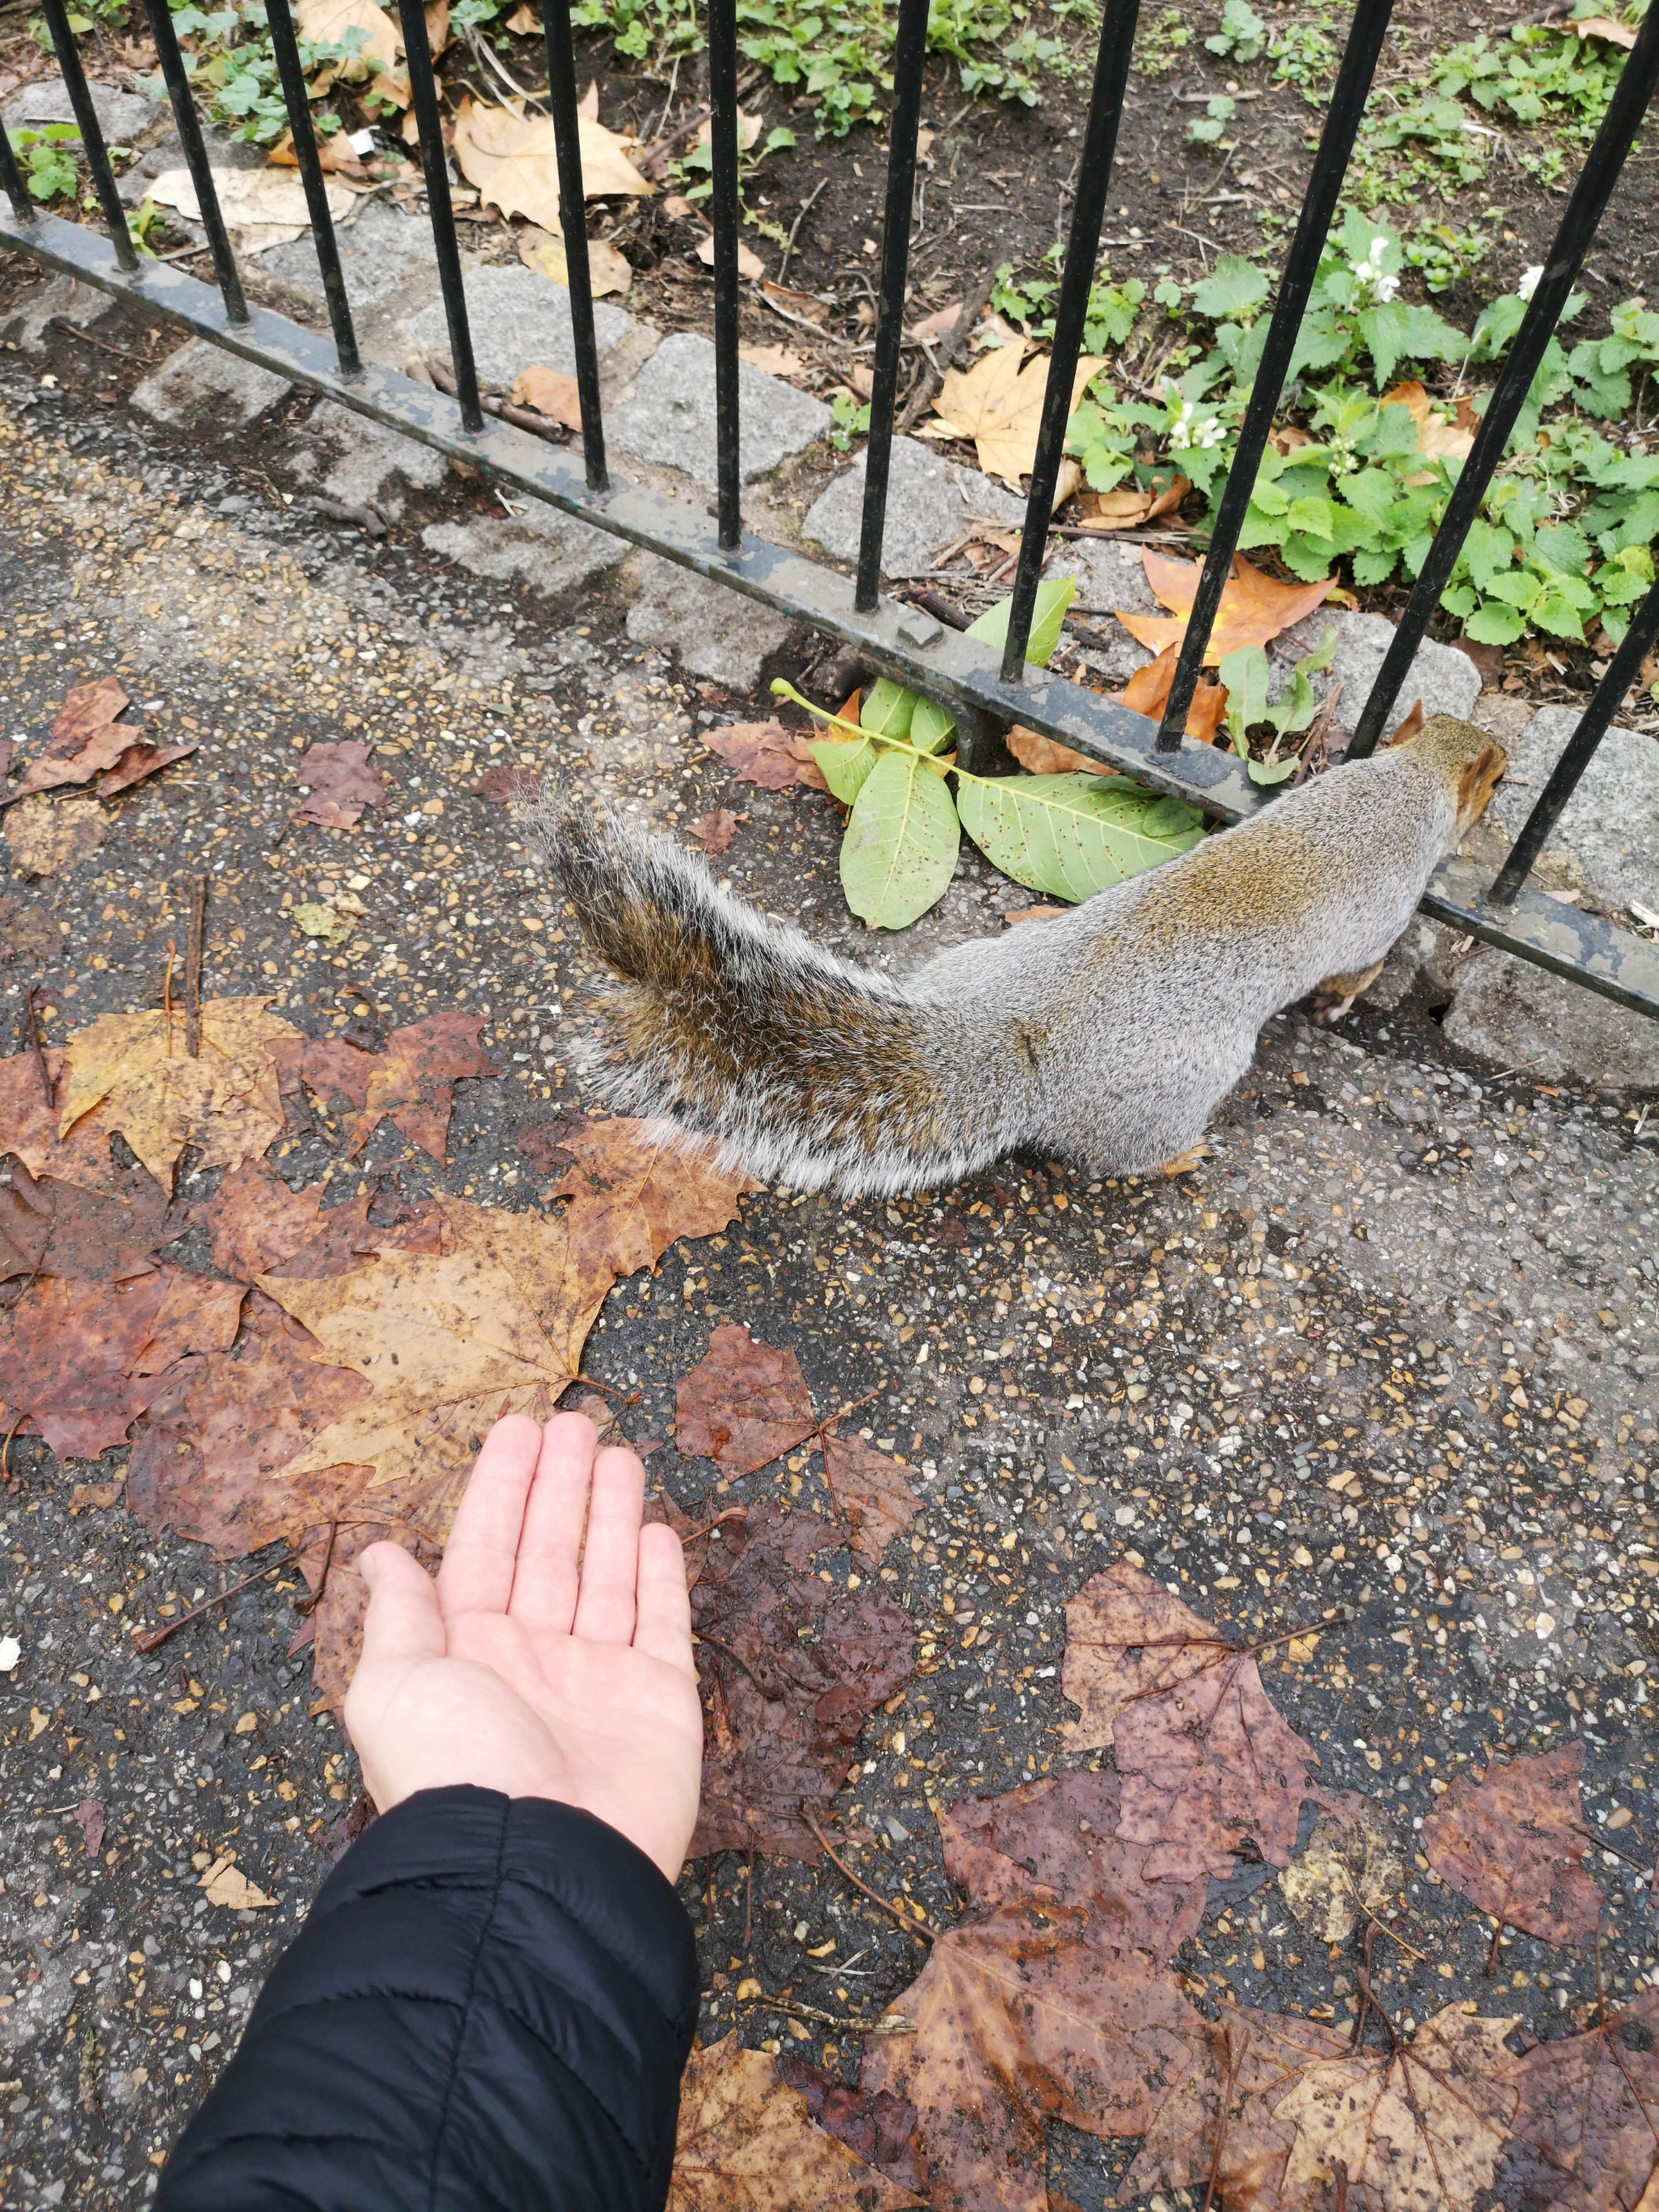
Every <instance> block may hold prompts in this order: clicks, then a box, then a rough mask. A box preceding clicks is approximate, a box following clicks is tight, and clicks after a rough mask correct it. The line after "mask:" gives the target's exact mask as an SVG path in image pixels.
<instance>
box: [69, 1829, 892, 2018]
mask: <svg viewBox="0 0 1659 2212" xmlns="http://www.w3.org/2000/svg"><path fill="white" fill-rule="evenodd" d="M74 1809H75V1808H74V1807H73V1806H72V1805H70V1806H66V1807H64V1810H65V1811H66V1812H73V1811H74ZM738 2002H739V2003H740V2004H746V2005H764V2006H765V2007H766V2008H767V2010H768V2011H769V2012H781V2013H783V2014H785V2015H787V2017H788V2018H789V2019H791V2020H819V2021H823V2023H824V2025H825V2026H826V2027H838V2028H840V2029H841V2030H842V2033H843V2034H846V2035H914V2034H915V2032H916V2024H915V2021H913V2020H907V2019H906V2018H905V2016H904V2015H903V2014H902V2013H888V2014H886V2015H884V2016H883V2017H882V2018H881V2019H880V2020H859V2019H856V2018H854V2017H853V2016H851V2015H848V2014H845V2013H838V2012H820V2011H819V2010H818V2008H817V2006H816V2005H805V2004H797V2003H796V2002H795V2000H794V1999H793V1997H769V1996H767V1994H766V1992H765V1991H764V1990H762V1992H761V1994H760V1995H759V1996H757V1997H740V1998H739V1999H738Z"/></svg>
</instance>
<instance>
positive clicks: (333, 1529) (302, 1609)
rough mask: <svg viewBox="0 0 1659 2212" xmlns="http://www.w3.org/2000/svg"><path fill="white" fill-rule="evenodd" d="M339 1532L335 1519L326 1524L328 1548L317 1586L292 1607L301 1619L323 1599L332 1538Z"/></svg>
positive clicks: (332, 1554)
mask: <svg viewBox="0 0 1659 2212" xmlns="http://www.w3.org/2000/svg"><path fill="white" fill-rule="evenodd" d="M339 1533H340V1524H339V1522H337V1521H331V1522H329V1524H328V1548H327V1549H326V1551H325V1553H323V1571H322V1572H321V1574H320V1575H319V1577H317V1587H316V1589H314V1590H313V1591H312V1593H311V1595H309V1596H308V1597H304V1598H301V1601H300V1602H299V1604H298V1605H296V1606H295V1608H294V1610H295V1613H298V1614H299V1615H300V1616H301V1619H302V1620H309V1619H310V1617H311V1615H312V1614H313V1613H315V1612H316V1610H317V1608H318V1607H319V1605H320V1604H321V1603H322V1601H323V1592H324V1591H325V1589H327V1588H328V1571H329V1569H330V1568H331V1566H332V1565H333V1564H334V1540H335V1538H336V1537H337V1535H338V1534H339Z"/></svg>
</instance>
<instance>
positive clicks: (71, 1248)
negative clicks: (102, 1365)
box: [0, 1144, 179, 1283]
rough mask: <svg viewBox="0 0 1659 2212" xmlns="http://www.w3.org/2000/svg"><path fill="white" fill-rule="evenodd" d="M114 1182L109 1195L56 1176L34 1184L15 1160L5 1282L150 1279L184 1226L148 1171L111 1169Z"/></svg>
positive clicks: (0, 1227) (3, 1222)
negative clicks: (28, 1277) (55, 1277)
mask: <svg viewBox="0 0 1659 2212" xmlns="http://www.w3.org/2000/svg"><path fill="white" fill-rule="evenodd" d="M106 1150H107V1144H106ZM110 1179H111V1181H112V1182H114V1183H115V1184H116V1188H114V1189H112V1190H111V1191H109V1192H107V1193H105V1192H99V1191H91V1190H86V1189H83V1188H82V1186H81V1185H80V1184H79V1183H73V1182H59V1181H58V1179H57V1177H56V1176H42V1177H41V1178H40V1181H39V1182H36V1181H35V1179H34V1177H33V1176H32V1175H31V1174H30V1173H29V1171H28V1170H27V1168H26V1167H25V1166H24V1164H23V1163H22V1162H21V1160H20V1159H16V1158H14V1159H13V1161H12V1163H11V1171H10V1174H9V1176H8V1177H7V1179H6V1181H5V1182H0V1281H3V1280H4V1279H7V1278H8V1277H10V1276H13V1275H37V1274H39V1275H62V1276H64V1277H65V1278H66V1279H68V1280H70V1281H72V1282H86V1283H106V1282H118V1281H121V1280H123V1279H126V1278H129V1277H131V1276H134V1275H147V1274H149V1273H150V1271H151V1269H152V1268H154V1267H156V1266H157V1265H158V1264H159V1253H160V1248H161V1246H162V1245H163V1244H166V1243H170V1242H171V1241H172V1239H173V1237H176V1236H177V1235H178V1233H179V1224H178V1223H177V1222H174V1221H172V1220H170V1219H169V1218H168V1212H167V1193H166V1192H165V1191H164V1190H163V1189H162V1188H161V1185H160V1183H158V1182H156V1181H155V1178H154V1177H153V1176H150V1175H149V1174H148V1173H147V1172H146V1170H144V1169H143V1168H141V1167H137V1166H134V1167H131V1168H129V1169H125V1170H122V1169H118V1168H112V1170H111V1174H110Z"/></svg>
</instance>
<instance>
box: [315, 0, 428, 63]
mask: <svg viewBox="0 0 1659 2212" xmlns="http://www.w3.org/2000/svg"><path fill="white" fill-rule="evenodd" d="M298 29H299V33H300V36H301V38H302V39H305V40H309V41H310V43H311V44H312V45H313V46H343V45H344V44H345V42H346V39H347V35H348V33H350V32H353V31H356V32H361V33H362V38H361V40H359V42H358V45H357V50H356V55H355V56H354V57H353V58H351V59H349V60H348V61H344V62H342V63H341V64H338V67H337V74H338V75H339V76H341V77H343V79H344V80H345V82H347V83H348V84H355V83H358V82H361V81H362V79H363V78H364V77H366V76H369V75H370V74H371V64H379V66H380V68H381V69H382V70H389V69H391V68H392V66H393V65H394V64H395V63H396V62H397V59H398V55H399V54H400V53H401V52H402V51H403V40H402V39H401V38H400V37H399V35H398V19H397V17H396V16H395V15H388V14H387V12H386V9H384V8H378V7H376V5H375V4H374V0H300V6H299V11H298Z"/></svg>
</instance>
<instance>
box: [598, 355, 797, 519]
mask: <svg viewBox="0 0 1659 2212" xmlns="http://www.w3.org/2000/svg"><path fill="white" fill-rule="evenodd" d="M738 410H739V414H738V461H739V465H740V466H741V469H742V473H743V480H744V483H750V482H751V481H752V480H753V478H755V477H763V476H767V475H769V473H770V472H771V471H772V470H774V469H775V468H776V467H777V465H778V464H779V462H780V461H783V460H787V459H788V457H789V455H790V454H791V453H801V452H803V451H804V450H805V447H808V446H810V445H811V444H812V442H813V441H814V440H815V439H817V438H821V437H823V435H825V433H826V432H827V431H828V429H829V423H830V420H831V417H830V413H829V409H828V408H827V407H826V406H825V405H824V404H823V401H822V400H821V399H814V398H811V396H810V395H809V394H808V393H806V392H797V391H796V389H795V387H794V386H793V384H785V383H784V382H783V381H782V380H781V378H778V377H775V376H768V375H767V374H765V373H764V371H763V370H761V369H758V368H754V367H753V366H752V365H751V364H750V362H746V361H744V362H738ZM605 435H606V437H607V439H608V440H609V441H610V442H611V444H612V445H614V446H615V447H617V450H618V451H619V452H621V453H633V454H635V456H637V458H638V459H641V460H642V461H656V462H658V463H659V464H660V465H662V466H663V467H665V468H672V469H678V470H680V471H682V472H683V473H684V475H686V476H689V477H694V478H695V479H696V482H697V483H700V484H706V485H707V486H708V489H710V490H711V491H712V490H713V489H714V346H713V345H712V344H711V343H710V342H709V341H708V339H707V338H703V337H696V336H695V335H694V334H693V333H692V332H691V331H678V332H676V334H675V335H674V336H673V337H667V338H664V339H663V341H662V343H660V344H659V346H658V348H657V349H656V351H655V352H654V353H653V355H652V356H651V358H650V360H649V361H648V362H647V363H646V365H645V367H644V368H642V369H641V371H640V374H639V379H638V381H637V382H636V383H635V386H634V396H633V398H631V399H629V401H628V402H627V404H625V405H624V406H622V407H619V408H618V409H617V412H616V414H615V415H614V416H611V419H610V420H609V421H608V422H606V424H605Z"/></svg>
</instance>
